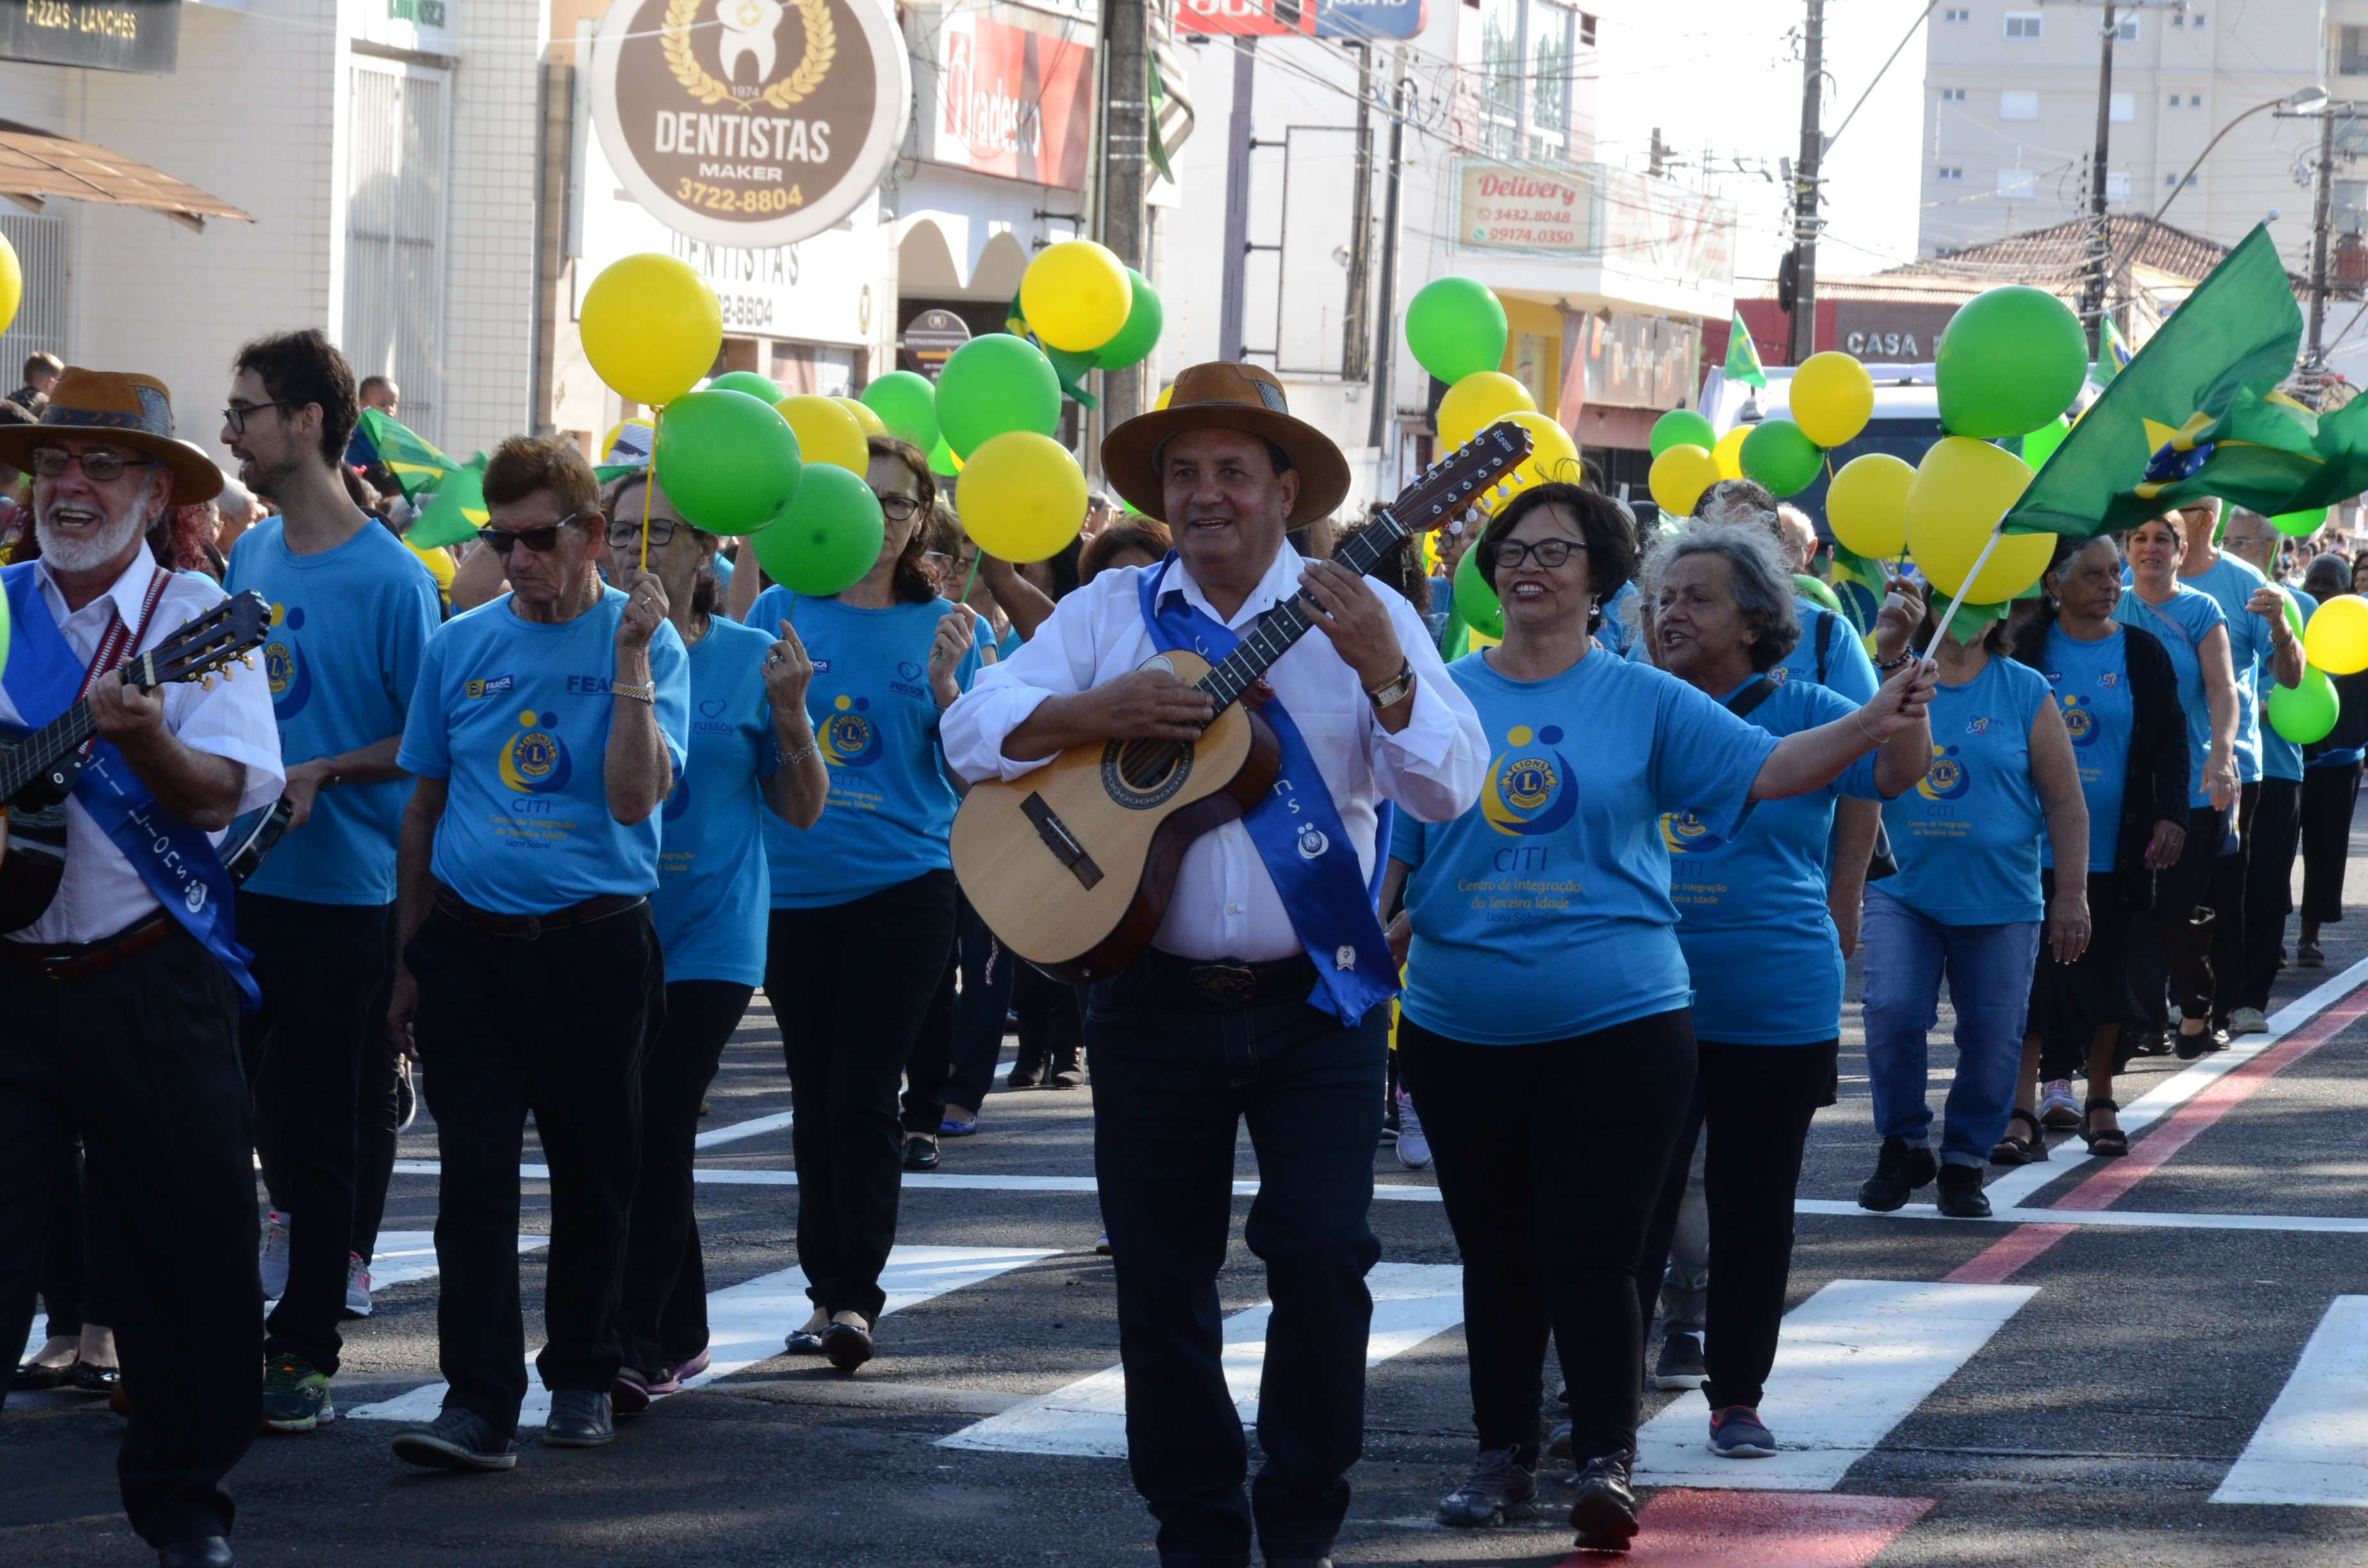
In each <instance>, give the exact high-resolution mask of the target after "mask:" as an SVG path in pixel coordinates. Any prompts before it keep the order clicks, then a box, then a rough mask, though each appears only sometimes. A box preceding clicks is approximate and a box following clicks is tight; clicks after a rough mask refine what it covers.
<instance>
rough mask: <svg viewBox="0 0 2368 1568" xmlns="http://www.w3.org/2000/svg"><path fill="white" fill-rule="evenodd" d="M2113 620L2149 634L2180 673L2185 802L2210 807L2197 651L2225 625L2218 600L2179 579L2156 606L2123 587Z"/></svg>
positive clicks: (2208, 709) (2207, 719)
mask: <svg viewBox="0 0 2368 1568" xmlns="http://www.w3.org/2000/svg"><path fill="white" fill-rule="evenodd" d="M2113 619H2115V620H2118V621H2120V622H2121V623H2122V624H2123V626H2135V627H2136V628H2137V629H2138V630H2139V631H2150V632H2152V633H2153V634H2154V636H2155V640H2156V641H2157V642H2160V643H2161V644H2162V647H2163V652H2165V653H2169V655H2170V667H2171V670H2172V672H2173V673H2174V674H2176V675H2177V676H2179V706H2180V709H2181V710H2184V711H2185V713H2186V714H2187V776H2188V790H2187V803H2188V805H2189V807H2190V808H2191V809H2192V808H2193V807H2196V806H2208V805H2210V804H2211V803H2212V795H2211V792H2210V791H2209V790H2205V789H2204V787H2203V760H2204V758H2206V757H2207V756H2211V755H2212V706H2211V704H2210V703H2209V702H2207V701H2205V700H2204V697H2203V662H2202V658H2201V654H2200V652H2199V651H2200V650H2201V649H2202V648H2203V639H2204V638H2206V637H2207V636H2209V635H2211V632H2212V629H2213V628H2214V627H2215V626H2225V625H2226V624H2227V621H2228V618H2227V616H2226V615H2224V614H2223V613H2221V609H2220V601H2219V600H2217V599H2215V598H2214V597H2212V596H2211V595H2209V594H2199V593H2197V592H2196V591H2195V590H2194V589H2192V588H2190V587H2189V586H2187V585H2186V584H2184V583H2182V584H2180V586H2179V591H2178V592H2177V593H2174V594H2173V595H2171V596H2170V597H2169V598H2167V599H2165V600H2163V601H2162V603H2161V604H2159V605H2150V604H2148V603H2146V600H2144V599H2142V598H2140V597H2138V591H2137V590H2136V589H2135V588H2123V590H2122V602H2121V603H2120V604H2119V605H2117V606H2115V607H2114V609H2113Z"/></svg>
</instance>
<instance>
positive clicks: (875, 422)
mask: <svg viewBox="0 0 2368 1568" xmlns="http://www.w3.org/2000/svg"><path fill="white" fill-rule="evenodd" d="M830 401H831V402H833V403H837V404H838V406H839V407H841V408H843V409H845V410H847V412H848V413H849V414H852V415H855V422H856V424H858V425H860V426H862V427H863V433H864V434H865V435H866V436H885V435H886V434H888V426H885V425H883V424H882V423H881V421H880V416H879V415H876V414H874V413H872V412H871V404H870V403H866V402H864V401H863V400H862V399H861V398H860V397H835V398H832V399H831V400H830Z"/></svg>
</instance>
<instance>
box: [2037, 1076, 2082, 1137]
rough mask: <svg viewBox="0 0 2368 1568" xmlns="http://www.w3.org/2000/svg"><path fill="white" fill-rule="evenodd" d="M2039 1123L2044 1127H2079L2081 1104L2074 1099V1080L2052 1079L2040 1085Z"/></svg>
mask: <svg viewBox="0 0 2368 1568" xmlns="http://www.w3.org/2000/svg"><path fill="white" fill-rule="evenodd" d="M2039 1121H2040V1125H2041V1126H2043V1127H2078V1126H2079V1125H2080V1104H2079V1102H2078V1100H2075V1099H2074V1098H2073V1097H2072V1080H2071V1079H2069V1078H2050V1079H2048V1080H2047V1082H2045V1083H2044V1084H2042V1085H2039Z"/></svg>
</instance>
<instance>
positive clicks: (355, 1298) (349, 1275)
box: [346, 1252, 370, 1318]
mask: <svg viewBox="0 0 2368 1568" xmlns="http://www.w3.org/2000/svg"><path fill="white" fill-rule="evenodd" d="M346 1315H347V1317H349V1318H366V1317H368V1316H370V1265H369V1264H368V1263H367V1262H365V1261H363V1258H362V1255H361V1254H359V1253H358V1252H349V1253H347V1254H346Z"/></svg>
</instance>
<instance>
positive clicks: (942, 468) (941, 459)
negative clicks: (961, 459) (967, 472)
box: [929, 436, 962, 479]
mask: <svg viewBox="0 0 2368 1568" xmlns="http://www.w3.org/2000/svg"><path fill="white" fill-rule="evenodd" d="M929 472H931V473H934V474H936V475H937V476H938V477H939V478H940V479H951V478H953V477H954V476H955V475H956V474H959V473H960V472H962V470H961V468H960V467H958V466H956V464H955V462H954V449H952V448H951V447H949V446H947V445H946V438H945V437H943V436H940V437H938V438H937V441H936V443H935V444H934V445H932V446H931V447H930V448H929Z"/></svg>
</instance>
